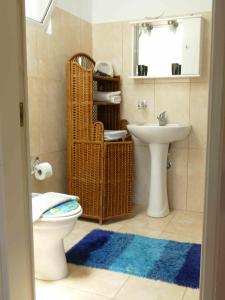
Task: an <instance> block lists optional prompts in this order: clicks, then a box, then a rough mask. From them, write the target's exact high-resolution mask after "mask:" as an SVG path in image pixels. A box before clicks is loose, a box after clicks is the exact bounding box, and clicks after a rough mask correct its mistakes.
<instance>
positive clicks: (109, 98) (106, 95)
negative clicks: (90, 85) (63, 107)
mask: <svg viewBox="0 0 225 300" xmlns="http://www.w3.org/2000/svg"><path fill="white" fill-rule="evenodd" d="M93 96H94V100H96V101H106V102H110V103H120V102H121V91H116V92H99V91H94V94H93Z"/></svg>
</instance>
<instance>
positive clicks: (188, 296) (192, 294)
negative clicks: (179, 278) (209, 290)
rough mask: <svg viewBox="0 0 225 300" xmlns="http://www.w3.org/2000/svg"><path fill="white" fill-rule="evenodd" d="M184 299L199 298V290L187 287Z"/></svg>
mask: <svg viewBox="0 0 225 300" xmlns="http://www.w3.org/2000/svg"><path fill="white" fill-rule="evenodd" d="M183 300H199V290H193V289H187V290H186V292H185V294H184V298H183Z"/></svg>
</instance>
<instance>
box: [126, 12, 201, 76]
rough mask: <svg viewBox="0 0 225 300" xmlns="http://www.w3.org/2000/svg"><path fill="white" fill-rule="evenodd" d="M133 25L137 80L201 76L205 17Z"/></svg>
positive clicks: (134, 71) (162, 20)
mask: <svg viewBox="0 0 225 300" xmlns="http://www.w3.org/2000/svg"><path fill="white" fill-rule="evenodd" d="M132 24H133V26H134V30H133V32H134V39H133V41H134V45H133V50H134V52H133V77H136V76H138V77H150V78H158V77H159V78H160V77H173V76H183V77H192V76H200V73H201V72H200V69H201V35H202V18H201V16H191V17H181V18H177V17H176V18H169V19H161V20H152V21H142V22H135V23H132Z"/></svg>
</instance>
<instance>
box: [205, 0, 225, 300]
mask: <svg viewBox="0 0 225 300" xmlns="http://www.w3.org/2000/svg"><path fill="white" fill-rule="evenodd" d="M224 189H225V1H224V0H214V3H213V16H212V53H211V72H210V87H209V114H208V143H207V165H206V187H205V214H204V232H203V247H202V248H203V250H202V267H201V271H202V272H201V273H202V276H201V292H200V299H201V300H212V299H213V300H222V299H224V294H225V285H224V283H222V278H225V271H224V270H225V255H224V253H225V239H224V236H225V232H224V230H225V199H224V196H223V195H224V194H225V191H224Z"/></svg>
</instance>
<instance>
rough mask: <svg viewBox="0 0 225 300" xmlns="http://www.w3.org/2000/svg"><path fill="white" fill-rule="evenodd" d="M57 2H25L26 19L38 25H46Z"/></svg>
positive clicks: (29, 0)
mask: <svg viewBox="0 0 225 300" xmlns="http://www.w3.org/2000/svg"><path fill="white" fill-rule="evenodd" d="M55 2H56V0H25V6H26V17H27V18H28V19H29V20H31V21H32V22H34V23H36V24H40V25H41V24H42V25H44V24H45V23H46V22H47V21H48V20H49V18H50V16H51V12H52V10H53V8H54V6H55Z"/></svg>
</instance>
